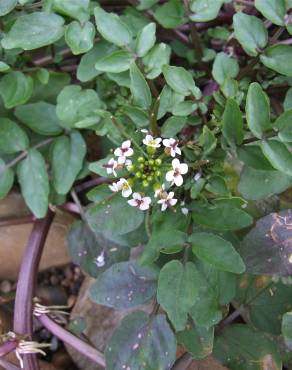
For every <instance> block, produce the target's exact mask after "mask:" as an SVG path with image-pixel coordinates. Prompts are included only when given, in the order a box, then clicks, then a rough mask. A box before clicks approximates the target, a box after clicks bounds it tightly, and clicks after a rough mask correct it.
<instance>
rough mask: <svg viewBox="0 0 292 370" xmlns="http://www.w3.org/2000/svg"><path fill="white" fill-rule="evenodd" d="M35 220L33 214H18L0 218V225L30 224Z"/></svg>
mask: <svg viewBox="0 0 292 370" xmlns="http://www.w3.org/2000/svg"><path fill="white" fill-rule="evenodd" d="M35 221H36V218H35V217H34V216H33V215H29V216H20V217H9V218H3V219H2V218H0V227H7V226H13V225H24V224H31V223H33V222H35Z"/></svg>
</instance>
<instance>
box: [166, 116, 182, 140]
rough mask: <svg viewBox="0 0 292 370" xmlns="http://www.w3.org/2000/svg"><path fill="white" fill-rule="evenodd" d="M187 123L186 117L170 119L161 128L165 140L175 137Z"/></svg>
mask: <svg viewBox="0 0 292 370" xmlns="http://www.w3.org/2000/svg"><path fill="white" fill-rule="evenodd" d="M186 122H187V118H186V117H169V118H168V119H167V120H166V121H165V122H164V124H163V126H162V128H161V136H162V137H165V138H169V137H174V136H175V135H176V134H178V133H179V132H180V131H181V130H182V128H183V127H184V126H185V124H186Z"/></svg>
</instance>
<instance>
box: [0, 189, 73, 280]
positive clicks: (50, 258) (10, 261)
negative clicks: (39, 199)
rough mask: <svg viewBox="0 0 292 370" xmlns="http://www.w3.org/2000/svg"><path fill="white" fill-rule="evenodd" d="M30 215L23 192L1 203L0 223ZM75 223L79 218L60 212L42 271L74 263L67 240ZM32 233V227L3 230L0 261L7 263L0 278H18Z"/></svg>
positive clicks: (11, 227) (13, 227)
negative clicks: (71, 260) (6, 219)
mask: <svg viewBox="0 0 292 370" xmlns="http://www.w3.org/2000/svg"><path fill="white" fill-rule="evenodd" d="M29 214H30V213H29V211H28V209H27V208H26V206H25V204H24V202H23V200H22V197H21V195H20V194H19V193H16V192H12V193H10V194H9V195H8V197H6V198H5V199H3V200H1V202H0V220H1V218H2V219H5V218H8V217H21V216H27V215H29ZM74 220H75V218H74V217H72V216H71V215H69V214H68V213H65V212H61V211H60V212H57V215H56V217H55V220H54V223H53V225H52V227H51V230H50V232H49V236H48V239H47V242H46V246H45V250H44V254H43V257H42V260H41V265H40V268H41V270H44V269H47V268H50V267H52V266H62V265H65V264H67V263H69V262H70V257H69V254H68V250H67V241H66V240H67V233H68V229H69V226H70V225H71V224H72V222H73V221H74ZM31 230H32V224H24V225H14V226H5V227H0V240H1V243H0V261H5V263H2V264H1V269H0V279H8V280H16V279H17V275H18V271H19V266H20V262H21V258H22V256H23V253H24V249H25V247H26V243H27V240H28V238H29V234H30V232H31Z"/></svg>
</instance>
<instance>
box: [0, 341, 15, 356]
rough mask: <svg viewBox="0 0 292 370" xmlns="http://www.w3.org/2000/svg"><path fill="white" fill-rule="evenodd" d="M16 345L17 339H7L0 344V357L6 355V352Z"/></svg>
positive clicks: (13, 348)
mask: <svg viewBox="0 0 292 370" xmlns="http://www.w3.org/2000/svg"><path fill="white" fill-rule="evenodd" d="M16 347H17V341H15V340H8V341H7V342H5V343H3V344H1V346H0V357H3V356H6V355H7V354H8V353H10V352H13V351H14V350H15V349H16Z"/></svg>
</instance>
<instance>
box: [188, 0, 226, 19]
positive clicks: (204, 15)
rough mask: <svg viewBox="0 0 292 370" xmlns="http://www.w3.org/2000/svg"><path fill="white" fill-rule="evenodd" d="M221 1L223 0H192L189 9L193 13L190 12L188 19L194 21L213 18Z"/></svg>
mask: <svg viewBox="0 0 292 370" xmlns="http://www.w3.org/2000/svg"><path fill="white" fill-rule="evenodd" d="M223 2H224V1H223V0H192V1H191V5H190V9H191V11H192V12H194V13H195V14H191V15H190V19H191V20H192V21H194V22H208V21H211V20H213V19H215V18H216V17H217V15H218V13H219V10H220V8H221V6H222V4H223Z"/></svg>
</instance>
